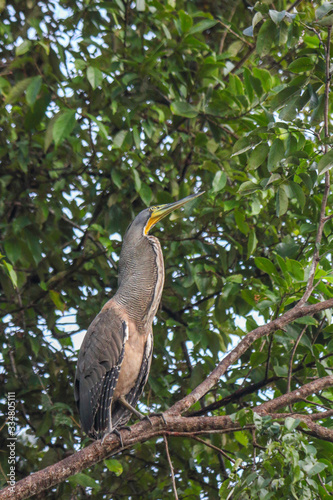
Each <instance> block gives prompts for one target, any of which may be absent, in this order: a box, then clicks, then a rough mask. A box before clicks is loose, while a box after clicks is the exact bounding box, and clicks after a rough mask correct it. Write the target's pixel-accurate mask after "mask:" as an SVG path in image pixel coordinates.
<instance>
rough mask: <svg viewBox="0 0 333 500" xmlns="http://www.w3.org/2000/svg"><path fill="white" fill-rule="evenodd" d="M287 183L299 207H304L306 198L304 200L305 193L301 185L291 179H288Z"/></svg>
mask: <svg viewBox="0 0 333 500" xmlns="http://www.w3.org/2000/svg"><path fill="white" fill-rule="evenodd" d="M287 184H288V185H289V186H290V187H291V190H292V192H293V194H294V196H295V198H296V199H297V201H298V203H299V205H300V207H301V208H304V206H305V201H306V200H305V194H304V192H303V189H302V188H301V186H300V185H299V184H297V183H296V182H293V181H289V182H288V183H287Z"/></svg>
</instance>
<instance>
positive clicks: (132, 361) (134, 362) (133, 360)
mask: <svg viewBox="0 0 333 500" xmlns="http://www.w3.org/2000/svg"><path fill="white" fill-rule="evenodd" d="M128 331H129V335H128V339H127V342H126V344H125V354H124V359H123V362H122V365H121V368H120V372H119V378H118V382H117V385H116V388H115V391H114V399H117V398H119V397H120V396H126V394H128V393H129V391H130V390H131V389H132V388H133V387H134V386H135V384H136V381H137V379H138V377H139V373H140V369H141V365H142V361H143V356H144V352H145V345H146V342H147V335H142V334H141V333H139V332H138V330H137V329H136V326H135V324H134V323H133V322H131V321H129V323H128Z"/></svg>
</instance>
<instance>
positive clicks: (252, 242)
mask: <svg viewBox="0 0 333 500" xmlns="http://www.w3.org/2000/svg"><path fill="white" fill-rule="evenodd" d="M257 244H258V240H257V236H256V232H255V229H251V231H250V234H249V239H248V241H247V258H248V259H249V258H250V257H251V255H253V254H254V252H255V249H256V248H257Z"/></svg>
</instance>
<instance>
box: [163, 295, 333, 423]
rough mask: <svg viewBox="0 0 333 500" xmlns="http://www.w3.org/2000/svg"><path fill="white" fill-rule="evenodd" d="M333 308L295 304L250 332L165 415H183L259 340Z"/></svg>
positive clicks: (329, 303)
mask: <svg viewBox="0 0 333 500" xmlns="http://www.w3.org/2000/svg"><path fill="white" fill-rule="evenodd" d="M331 307H333V299H328V300H325V301H323V302H318V303H317V304H311V305H303V306H301V305H300V304H297V305H296V306H295V307H293V309H290V310H289V311H287V312H286V313H284V314H283V315H282V316H280V317H279V318H277V319H275V320H273V321H271V322H270V323H268V324H266V325H263V326H259V327H258V328H256V329H255V330H252V332H250V333H248V334H247V335H246V336H245V337H244V338H243V339H242V340H241V341H240V342H239V344H238V345H237V346H236V347H235V348H234V349H233V350H232V351H231V352H230V353H229V354H227V355H226V356H225V358H224V359H223V360H222V361H221V362H220V363H219V364H218V365H217V366H216V368H214V370H213V371H212V372H211V374H210V375H209V376H208V377H207V378H206V380H204V382H202V383H201V384H200V385H198V386H197V387H196V388H195V389H194V390H193V391H192V392H191V393H190V394H188V395H187V396H186V397H185V398H183V399H182V400H181V401H178V402H177V403H176V404H174V405H173V406H172V407H171V408H169V410H167V412H166V413H167V414H169V415H177V414H181V413H184V412H185V411H186V410H188V409H189V408H191V406H193V405H194V404H195V403H196V402H197V401H198V400H199V399H200V398H202V397H203V396H204V395H205V394H206V393H207V392H208V391H209V390H210V389H211V388H212V387H213V386H214V385H215V384H217V382H218V381H219V379H220V378H221V377H222V375H223V374H224V373H225V372H226V370H227V369H228V368H229V366H230V365H231V364H233V363H234V362H235V361H237V360H238V359H239V358H240V357H241V356H242V354H244V353H245V352H246V351H247V349H248V348H249V347H250V346H251V345H252V344H253V343H254V342H255V341H256V340H258V339H259V338H261V337H264V336H265V335H268V334H269V333H271V332H274V331H276V330H281V329H282V328H283V327H284V326H286V325H288V324H289V323H291V322H293V321H295V319H297V318H301V317H303V316H311V315H313V314H315V313H318V312H320V311H323V310H325V309H329V308H331Z"/></svg>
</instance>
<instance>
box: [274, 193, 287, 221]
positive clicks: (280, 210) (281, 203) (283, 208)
mask: <svg viewBox="0 0 333 500" xmlns="http://www.w3.org/2000/svg"><path fill="white" fill-rule="evenodd" d="M287 210H288V195H287V193H286V190H285V186H284V185H281V186H280V187H279V189H278V190H277V193H276V215H277V216H278V217H281V216H282V215H284V214H285V213H286V212H287Z"/></svg>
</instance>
